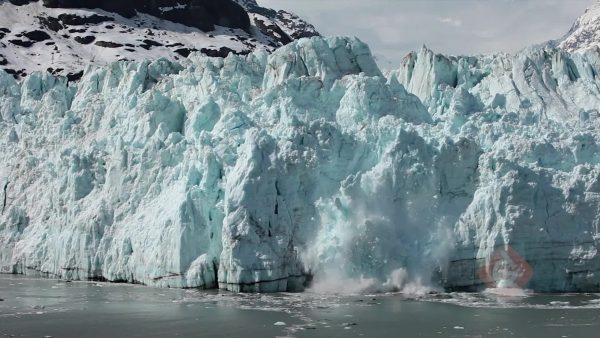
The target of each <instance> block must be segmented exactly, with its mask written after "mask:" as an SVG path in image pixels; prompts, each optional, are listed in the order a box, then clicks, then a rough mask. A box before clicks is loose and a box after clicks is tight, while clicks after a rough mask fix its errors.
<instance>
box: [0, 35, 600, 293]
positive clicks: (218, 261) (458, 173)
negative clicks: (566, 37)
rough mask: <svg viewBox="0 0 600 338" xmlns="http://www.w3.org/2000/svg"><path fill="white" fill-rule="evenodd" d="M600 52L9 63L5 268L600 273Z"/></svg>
mask: <svg viewBox="0 0 600 338" xmlns="http://www.w3.org/2000/svg"><path fill="white" fill-rule="evenodd" d="M598 74H600V49H598V48H591V49H588V50H585V51H582V52H577V53H569V52H567V51H565V50H563V49H560V48H554V47H552V46H541V47H532V48H529V49H526V50H523V51H521V52H519V53H517V54H516V55H507V54H494V55H486V56H472V57H454V56H445V55H441V54H436V53H434V52H432V51H430V50H429V49H427V48H423V49H421V50H420V51H419V52H415V53H411V54H409V55H408V56H407V57H406V58H405V60H403V62H402V65H401V67H400V68H399V69H397V70H393V71H389V72H383V71H382V70H380V69H379V68H378V66H377V64H376V63H375V61H374V59H373V57H372V55H371V52H370V50H369V48H368V46H367V45H366V44H364V43H363V42H361V41H359V40H358V39H356V38H346V37H330V38H322V37H313V38H309V39H300V40H298V41H294V42H292V43H290V44H289V45H287V46H284V47H281V48H279V49H278V50H276V51H275V52H273V53H272V54H268V53H267V52H265V51H255V52H253V53H250V54H248V55H246V56H240V55H229V56H228V57H226V58H211V57H207V56H202V55H201V54H199V53H192V54H191V55H190V57H189V58H188V59H186V60H180V61H178V62H174V61H169V60H167V59H159V60H155V61H135V62H134V61H120V62H114V63H112V64H110V65H108V66H98V65H90V66H88V67H87V68H86V70H85V72H84V75H83V77H82V78H81V80H79V81H78V82H69V81H67V80H66V79H65V78H63V77H55V76H53V75H50V74H48V73H41V72H38V73H33V74H31V75H29V76H28V77H27V78H26V79H24V80H23V81H21V82H19V81H17V80H15V79H14V78H13V77H12V76H10V75H9V74H7V73H5V72H4V71H0V116H1V117H0V135H1V137H0V147H1V149H2V151H1V152H0V187H1V188H3V189H1V190H0V202H2V206H1V210H0V211H1V213H0V271H1V272H3V273H21V274H42V275H45V276H50V277H55V278H63V279H70V280H108V281H114V282H128V283H142V284H146V285H152V286H159V287H178V288H221V289H227V290H231V291H241V292H277V291H297V290H302V289H304V288H305V287H306V286H307V285H310V283H311V282H312V283H313V284H314V285H329V287H332V288H333V290H339V289H340V288H344V287H345V286H344V285H348V284H352V283H357V284H360V285H362V286H365V287H367V288H369V290H373V289H384V290H403V289H405V288H410V287H413V286H414V285H418V284H422V285H430V286H432V287H440V288H446V289H461V290H476V289H479V288H482V287H485V281H483V280H482V278H481V276H480V274H479V271H480V269H481V268H482V267H485V266H486V265H489V263H490V258H491V256H492V255H493V252H494V250H495V249H496V248H498V247H503V246H511V247H512V248H514V250H515V251H517V252H518V253H519V254H520V255H521V256H522V257H523V258H524V259H526V260H527V261H528V263H529V264H530V265H531V266H532V268H533V269H534V273H533V279H532V280H531V282H530V283H529V284H528V288H531V289H533V290H535V291H539V292H554V291H585V292H598V291H599V290H600V256H599V255H598V244H600V242H599V240H600V229H599V225H600V162H599V161H600V157H599V155H598V144H599V140H598V138H599V137H600V133H599V132H598V131H599V123H600V113H599V111H598V107H600V77H599V76H598Z"/></svg>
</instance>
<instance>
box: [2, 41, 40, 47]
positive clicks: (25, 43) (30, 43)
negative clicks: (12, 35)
mask: <svg viewBox="0 0 600 338" xmlns="http://www.w3.org/2000/svg"><path fill="white" fill-rule="evenodd" d="M8 42H10V43H12V44H13V45H16V46H19V47H25V48H27V47H31V46H33V44H34V43H35V41H31V40H19V39H13V40H8Z"/></svg>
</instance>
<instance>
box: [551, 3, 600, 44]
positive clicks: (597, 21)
mask: <svg viewBox="0 0 600 338" xmlns="http://www.w3.org/2000/svg"><path fill="white" fill-rule="evenodd" d="M557 42H558V44H559V45H560V47H561V48H563V49H565V50H567V51H569V52H576V51H582V50H586V49H589V48H599V47H600V1H598V2H596V4H594V5H592V6H591V7H590V8H588V9H587V10H586V12H585V13H584V14H583V15H582V16H581V17H580V18H579V19H577V21H576V22H575V24H574V25H573V27H572V28H571V30H570V31H569V33H567V35H565V36H564V37H563V38H562V39H560V40H558V41H557Z"/></svg>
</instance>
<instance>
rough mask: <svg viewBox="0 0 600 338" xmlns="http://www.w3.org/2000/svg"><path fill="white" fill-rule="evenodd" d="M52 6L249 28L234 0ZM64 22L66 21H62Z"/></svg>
mask: <svg viewBox="0 0 600 338" xmlns="http://www.w3.org/2000/svg"><path fill="white" fill-rule="evenodd" d="M43 2H44V5H45V6H46V7H49V8H92V9H93V8H100V9H104V10H106V11H109V12H113V13H117V14H120V15H122V16H124V17H126V18H131V17H133V16H135V15H136V14H137V13H138V12H140V13H146V14H149V15H153V16H156V17H158V18H161V19H165V20H169V21H173V22H176V23H181V24H184V25H186V26H191V27H196V28H199V29H201V30H203V31H211V30H213V29H214V26H215V25H219V26H225V27H229V28H240V29H244V30H249V27H250V18H249V17H248V14H247V13H246V11H245V10H244V9H243V8H242V7H241V6H240V5H238V4H237V3H236V2H234V1H232V0H150V1H147V0H129V1H122V0H43ZM63 22H64V21H63Z"/></svg>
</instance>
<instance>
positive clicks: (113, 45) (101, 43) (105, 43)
mask: <svg viewBox="0 0 600 338" xmlns="http://www.w3.org/2000/svg"><path fill="white" fill-rule="evenodd" d="M95 45H96V46H100V47H105V48H119V47H123V45H122V44H120V43H116V42H112V41H96V43H95Z"/></svg>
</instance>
